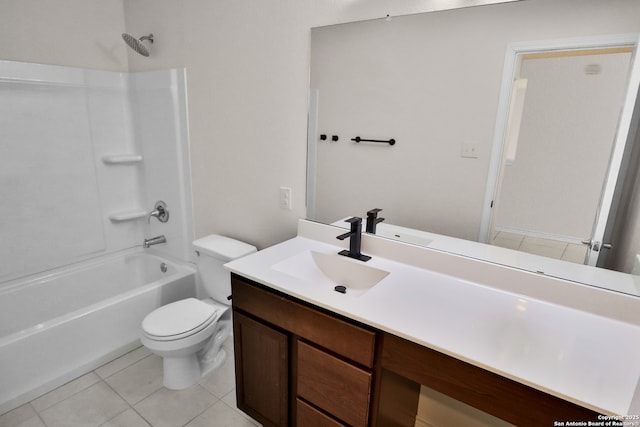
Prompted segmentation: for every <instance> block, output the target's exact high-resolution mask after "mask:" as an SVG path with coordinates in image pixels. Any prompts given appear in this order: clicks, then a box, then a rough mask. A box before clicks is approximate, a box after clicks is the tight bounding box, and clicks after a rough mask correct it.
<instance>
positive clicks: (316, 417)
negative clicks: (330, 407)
mask: <svg viewBox="0 0 640 427" xmlns="http://www.w3.org/2000/svg"><path fill="white" fill-rule="evenodd" d="M296 413H297V415H296V425H297V426H298V427H347V425H346V424H342V423H341V422H340V421H336V420H334V419H333V418H331V417H329V416H328V415H326V414H324V413H322V412H320V411H318V410H317V409H316V408H314V407H313V406H311V405H309V404H307V403H306V402H304V401H302V400H300V399H296Z"/></svg>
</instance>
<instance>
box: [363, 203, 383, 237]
mask: <svg viewBox="0 0 640 427" xmlns="http://www.w3.org/2000/svg"><path fill="white" fill-rule="evenodd" d="M380 211H382V209H378V208H375V209H371V210H370V211H369V212H367V228H366V231H367V233H371V234H376V225H377V224H378V223H379V222H382V221H384V218H378V212H380Z"/></svg>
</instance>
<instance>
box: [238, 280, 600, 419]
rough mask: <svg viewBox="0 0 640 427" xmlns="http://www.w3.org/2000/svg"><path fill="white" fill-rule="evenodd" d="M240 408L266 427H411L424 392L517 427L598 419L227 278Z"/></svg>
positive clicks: (504, 380) (436, 354)
mask: <svg viewBox="0 0 640 427" xmlns="http://www.w3.org/2000/svg"><path fill="white" fill-rule="evenodd" d="M231 278H232V280H231V285H232V291H233V315H234V346H235V362H236V394H237V404H238V408H240V409H241V410H243V411H244V412H246V413H247V414H249V415H250V416H252V417H253V418H255V419H256V420H258V421H259V422H261V423H262V424H263V425H264V426H266V427H270V426H301V427H338V426H343V427H344V426H358V427H360V426H362V427H364V426H371V427H395V426H402V427H413V426H414V425H415V419H416V412H417V409H418V399H419V396H420V386H421V384H422V385H425V386H427V387H430V388H432V389H433V390H436V391H438V392H440V393H443V394H445V395H448V396H450V397H452V398H454V399H456V400H459V401H461V402H464V403H466V404H468V405H470V406H473V407H475V408H477V409H480V410H481V411H484V412H487V413H489V414H492V415H494V416H496V417H498V418H501V419H503V420H506V421H509V422H511V423H513V424H515V425H518V426H522V427H528V426H530V427H538V426H543V425H544V426H546V425H553V423H554V422H555V421H556V420H566V419H570V420H585V421H586V420H597V415H598V414H597V413H596V412H594V411H591V410H589V409H586V408H583V407H581V406H579V405H576V404H574V403H571V402H568V401H565V400H563V399H561V398H559V397H554V396H551V395H548V394H546V393H544V392H542V391H539V390H537V389H533V388H531V387H529V386H527V385H524V384H521V383H518V382H516V381H513V380H510V379H508V378H505V377H502V376H500V375H498V374H495V373H492V372H489V371H486V370H484V369H482V368H479V367H477V366H474V365H471V364H469V363H466V362H464V361H461V360H458V359H456V358H454V357H451V356H448V355H445V354H443V353H440V352H438V351H435V350H432V349H429V348H427V347H423V346H421V345H419V344H416V343H414V342H411V341H407V340H405V339H403V338H400V337H397V336H395V335H391V334H388V333H386V332H382V331H376V330H374V329H372V328H370V327H367V326H364V325H361V324H358V323H356V322H354V321H350V320H349V319H346V318H342V317H340V316H338V315H336V314H333V313H331V312H329V311H326V310H323V309H320V308H318V307H315V306H312V305H310V304H307V303H304V302H302V301H299V300H297V299H294V298H292V297H289V296H286V295H284V294H281V293H278V292H276V291H274V290H271V289H268V288H266V287H264V286H262V285H259V284H257V283H254V282H252V281H250V280H248V279H245V278H242V277H241V276H237V275H234V274H232V276H231Z"/></svg>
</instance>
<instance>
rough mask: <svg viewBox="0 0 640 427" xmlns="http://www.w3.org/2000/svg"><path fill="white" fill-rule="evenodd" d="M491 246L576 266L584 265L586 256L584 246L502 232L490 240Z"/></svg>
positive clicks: (585, 247)
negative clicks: (566, 262) (558, 260)
mask: <svg viewBox="0 0 640 427" xmlns="http://www.w3.org/2000/svg"><path fill="white" fill-rule="evenodd" d="M491 244H493V245H496V246H502V247H503V248H508V249H516V250H519V251H523V252H528V253H531V254H535V255H542V256H546V257H549V258H555V259H560V260H563V261H570V262H574V263H577V264H584V258H585V256H586V254H587V246H586V245H579V244H573V243H567V242H561V241H558V240H551V239H543V238H540V237H530V236H523V235H521V234H514V233H508V232H504V231H500V232H498V233H497V234H496V235H495V236H494V238H493V239H492V241H491Z"/></svg>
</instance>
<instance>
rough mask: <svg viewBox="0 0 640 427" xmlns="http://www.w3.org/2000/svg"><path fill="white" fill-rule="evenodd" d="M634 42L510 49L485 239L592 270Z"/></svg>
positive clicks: (615, 164)
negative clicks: (507, 80) (510, 58)
mask: <svg viewBox="0 0 640 427" xmlns="http://www.w3.org/2000/svg"><path fill="white" fill-rule="evenodd" d="M630 41H631V43H630ZM635 45H636V41H635V40H633V39H632V40H629V41H627V42H624V43H623V42H618V43H613V41H611V40H609V41H607V42H606V43H602V42H600V43H595V44H589V43H586V42H585V43H582V44H580V45H578V43H577V42H575V41H574V42H572V44H569V45H565V46H563V45H562V43H561V42H557V43H555V45H554V46H553V47H549V46H547V47H544V46H538V47H537V48H536V46H535V45H530V46H527V47H526V48H523V47H521V49H514V50H513V56H512V61H513V62H512V66H511V70H507V67H505V72H507V71H509V74H508V75H509V76H510V79H509V80H510V81H509V84H508V85H503V92H504V91H505V90H506V91H507V94H506V95H505V93H503V97H504V98H507V99H508V101H507V102H505V103H504V107H506V108H503V110H501V111H502V114H501V116H502V117H503V118H502V128H500V129H499V128H498V125H497V126H496V130H500V133H499V135H500V140H499V141H498V139H496V144H494V152H495V151H498V154H499V161H498V162H494V163H493V164H492V165H493V168H492V171H493V172H492V173H493V174H494V175H495V176H494V177H493V191H492V193H491V198H490V201H489V203H490V210H489V215H488V216H487V217H486V218H483V232H484V233H486V234H485V235H484V236H482V235H481V239H484V240H483V241H485V242H487V243H490V244H495V245H499V246H504V247H508V248H511V249H517V250H521V251H525V252H530V253H534V254H537V255H542V256H546V257H552V258H557V259H562V260H565V261H571V262H577V263H586V264H589V265H596V262H597V258H598V255H599V253H600V251H601V250H602V249H603V247H606V246H604V245H605V244H604V243H603V240H602V239H603V236H602V233H603V232H604V229H605V226H606V221H607V218H608V216H609V213H610V212H611V211H612V210H613V211H614V212H615V209H616V207H615V206H612V204H613V198H612V197H610V194H613V191H614V188H615V185H616V181H617V177H618V172H619V171H620V168H621V164H622V163H623V156H622V152H623V151H624V146H625V144H626V139H627V134H628V131H629V119H630V116H631V113H632V110H633V108H632V107H633V105H634V103H635V95H636V94H637V83H636V84H635V85H636V88H635V91H633V90H632V89H631V90H630V88H631V87H632V86H633V84H630V77H632V78H633V77H635V76H634V75H633V73H632V70H633V67H632V65H633V63H634V61H635V62H637V58H635V57H634V52H635ZM507 57H509V55H507ZM636 74H637V73H636ZM501 98H502V97H501ZM630 98H633V99H632V100H631V101H630ZM629 105H630V106H631V107H629ZM621 112H622V113H621ZM499 121H500V120H499ZM497 134H498V132H497ZM498 147H499V148H498ZM494 154H495V153H494ZM492 160H493V159H492ZM490 181H491V180H490ZM488 190H489V189H488ZM485 221H486V223H485Z"/></svg>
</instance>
